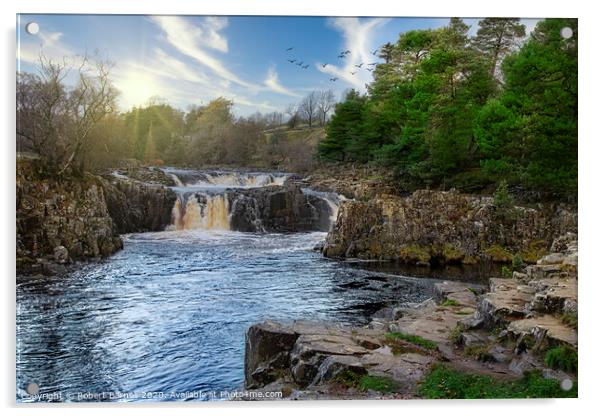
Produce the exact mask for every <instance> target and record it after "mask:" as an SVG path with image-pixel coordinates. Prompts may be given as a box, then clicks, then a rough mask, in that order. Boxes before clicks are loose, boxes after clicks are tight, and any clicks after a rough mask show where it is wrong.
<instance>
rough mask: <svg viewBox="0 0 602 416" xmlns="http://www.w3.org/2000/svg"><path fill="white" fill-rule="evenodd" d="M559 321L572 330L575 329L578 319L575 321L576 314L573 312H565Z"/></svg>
mask: <svg viewBox="0 0 602 416" xmlns="http://www.w3.org/2000/svg"><path fill="white" fill-rule="evenodd" d="M560 320H561V321H562V323H563V324H565V325H566V326H568V327H570V328H573V329H577V326H578V319H577V314H576V313H574V312H565V313H563V314H562V316H561V317H560Z"/></svg>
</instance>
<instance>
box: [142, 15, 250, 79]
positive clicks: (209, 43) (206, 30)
mask: <svg viewBox="0 0 602 416" xmlns="http://www.w3.org/2000/svg"><path fill="white" fill-rule="evenodd" d="M151 20H152V21H153V22H154V23H156V24H157V25H158V26H159V27H160V28H161V30H162V31H163V33H164V34H165V36H166V39H167V41H168V42H169V43H170V44H171V45H172V46H173V47H174V48H176V49H177V50H178V51H179V52H180V53H182V54H184V55H187V56H189V57H191V58H192V59H194V60H195V61H196V62H198V63H200V64H201V65H203V66H205V67H207V68H209V69H211V70H212V71H213V72H214V74H215V75H217V76H219V77H221V78H224V79H226V80H228V81H231V82H233V83H235V84H238V85H241V86H243V87H247V88H257V86H255V85H253V84H251V83H249V82H246V81H244V80H242V79H241V78H240V77H238V76H237V75H236V74H234V73H233V72H231V71H230V70H228V69H227V68H226V66H225V65H224V64H223V63H222V62H221V61H220V60H219V59H217V58H214V57H213V56H211V55H209V53H207V51H206V50H205V49H206V48H211V49H215V50H217V51H220V52H227V51H228V41H227V39H226V38H225V37H223V36H222V35H221V34H220V33H219V31H220V30H221V29H223V28H225V27H226V26H227V20H226V19H225V18H217V17H206V18H205V19H204V20H203V22H202V23H200V24H199V25H195V24H192V23H191V22H190V21H189V20H187V19H186V18H183V17H177V16H153V17H151Z"/></svg>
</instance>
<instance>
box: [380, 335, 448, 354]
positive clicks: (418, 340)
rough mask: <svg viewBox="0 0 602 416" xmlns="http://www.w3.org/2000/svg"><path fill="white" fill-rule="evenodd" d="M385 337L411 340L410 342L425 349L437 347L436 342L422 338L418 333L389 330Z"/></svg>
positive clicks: (387, 338)
mask: <svg viewBox="0 0 602 416" xmlns="http://www.w3.org/2000/svg"><path fill="white" fill-rule="evenodd" d="M385 339H386V340H393V339H401V340H403V341H407V342H411V343H412V344H414V345H418V346H420V347H422V348H425V349H427V350H436V349H437V344H436V343H434V342H433V341H429V340H428V339H424V338H422V337H421V336H418V335H410V334H404V333H401V332H389V333H388V334H386V335H385Z"/></svg>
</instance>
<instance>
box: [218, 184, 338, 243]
mask: <svg viewBox="0 0 602 416" xmlns="http://www.w3.org/2000/svg"><path fill="white" fill-rule="evenodd" d="M228 197H229V200H230V223H231V228H232V229H233V230H236V231H268V232H299V231H311V230H321V231H328V229H329V227H330V215H331V208H330V207H329V206H328V204H327V202H326V200H325V199H323V198H319V197H317V196H315V195H311V194H306V193H303V192H302V190H301V186H300V185H298V184H293V183H287V184H285V185H284V186H267V187H262V188H251V189H239V190H236V192H231V193H229V194H228Z"/></svg>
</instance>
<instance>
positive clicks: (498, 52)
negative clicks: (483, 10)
mask: <svg viewBox="0 0 602 416" xmlns="http://www.w3.org/2000/svg"><path fill="white" fill-rule="evenodd" d="M524 36H525V25H523V24H521V23H520V19H518V18H500V17H488V18H485V19H482V20H481V21H479V30H478V31H477V36H476V37H475V39H474V45H475V47H476V48H477V49H478V50H479V51H481V52H482V53H484V54H486V55H487V56H488V57H489V59H490V60H491V67H490V68H491V69H490V73H491V76H495V72H496V69H497V68H498V64H499V63H500V62H501V61H502V60H503V59H504V57H505V56H506V55H508V53H510V52H511V51H512V49H513V48H514V47H515V46H516V45H517V41H518V40H519V39H520V38H523V37H524Z"/></svg>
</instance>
